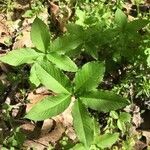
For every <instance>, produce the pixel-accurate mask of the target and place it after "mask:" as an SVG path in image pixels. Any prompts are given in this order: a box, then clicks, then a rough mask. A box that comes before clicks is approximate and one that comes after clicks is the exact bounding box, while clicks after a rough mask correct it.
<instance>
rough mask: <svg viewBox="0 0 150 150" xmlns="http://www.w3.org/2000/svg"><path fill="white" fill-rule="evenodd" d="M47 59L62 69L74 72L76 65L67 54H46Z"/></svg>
mask: <svg viewBox="0 0 150 150" xmlns="http://www.w3.org/2000/svg"><path fill="white" fill-rule="evenodd" d="M47 59H48V60H49V61H51V62H52V63H54V64H55V65H56V66H57V67H58V68H60V69H62V70H64V71H70V72H76V71H77V69H78V67H77V65H76V64H75V63H74V62H73V61H72V60H71V59H70V58H69V57H67V56H65V55H60V54H57V53H50V54H47Z"/></svg>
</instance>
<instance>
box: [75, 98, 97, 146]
mask: <svg viewBox="0 0 150 150" xmlns="http://www.w3.org/2000/svg"><path fill="white" fill-rule="evenodd" d="M72 115H73V125H74V128H75V131H76V133H77V136H78V138H79V140H80V142H81V143H83V144H84V146H85V147H90V146H91V144H92V142H93V140H94V129H93V128H94V127H93V126H94V121H93V120H92V118H91V117H90V116H89V114H88V112H87V110H86V108H85V106H84V105H83V104H82V103H81V102H80V101H79V100H78V101H76V102H75V104H74V106H73V109H72ZM77 116H78V117H77Z"/></svg>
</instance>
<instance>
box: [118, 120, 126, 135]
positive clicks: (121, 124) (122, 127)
mask: <svg viewBox="0 0 150 150" xmlns="http://www.w3.org/2000/svg"><path fill="white" fill-rule="evenodd" d="M117 127H118V128H119V129H120V130H121V131H123V132H125V131H126V125H125V123H124V122H121V120H119V119H118V120H117Z"/></svg>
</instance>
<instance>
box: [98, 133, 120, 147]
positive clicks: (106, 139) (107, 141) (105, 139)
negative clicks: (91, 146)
mask: <svg viewBox="0 0 150 150" xmlns="http://www.w3.org/2000/svg"><path fill="white" fill-rule="evenodd" d="M118 138H119V133H114V134H110V133H107V134H104V135H101V136H99V137H98V138H97V139H96V145H97V146H98V147H100V148H102V149H104V148H110V147H111V146H112V145H113V144H115V143H116V141H117V140H118Z"/></svg>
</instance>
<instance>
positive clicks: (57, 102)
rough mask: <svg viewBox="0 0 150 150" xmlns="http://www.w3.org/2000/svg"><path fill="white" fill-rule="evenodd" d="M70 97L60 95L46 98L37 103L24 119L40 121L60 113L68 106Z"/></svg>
mask: <svg viewBox="0 0 150 150" xmlns="http://www.w3.org/2000/svg"><path fill="white" fill-rule="evenodd" d="M70 101H71V96H70V95H66V94H60V95H57V96H48V97H46V98H44V99H43V100H42V101H40V102H39V103H37V104H36V105H35V106H33V108H32V109H31V110H30V111H29V113H28V114H27V115H26V116H25V118H28V119H31V120H35V121H40V120H45V119H48V118H50V117H53V116H56V115H58V114H60V113H62V112H63V111H64V110H65V109H66V108H67V107H68V106H69V104H70Z"/></svg>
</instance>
